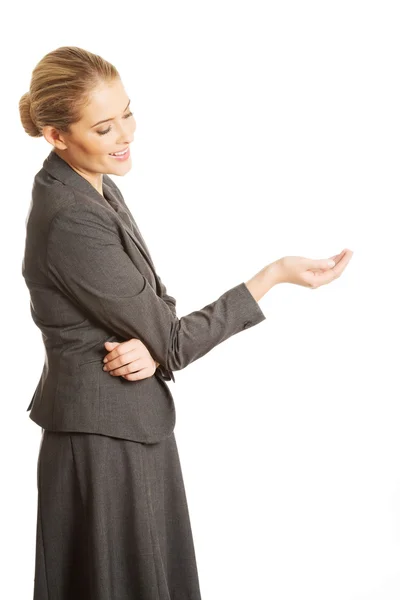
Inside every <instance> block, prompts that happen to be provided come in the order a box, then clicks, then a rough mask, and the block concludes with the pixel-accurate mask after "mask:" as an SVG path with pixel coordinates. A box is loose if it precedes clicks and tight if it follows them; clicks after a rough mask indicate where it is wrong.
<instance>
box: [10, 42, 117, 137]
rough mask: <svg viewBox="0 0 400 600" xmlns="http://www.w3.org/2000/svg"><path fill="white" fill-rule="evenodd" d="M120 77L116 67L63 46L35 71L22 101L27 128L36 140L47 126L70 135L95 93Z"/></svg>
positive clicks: (85, 52) (21, 115) (24, 126)
mask: <svg viewBox="0 0 400 600" xmlns="http://www.w3.org/2000/svg"><path fill="white" fill-rule="evenodd" d="M117 77H119V73H118V71H117V69H116V68H115V67H114V65H112V64H111V63H109V62H108V61H106V60H104V58H101V56H98V55H97V54H93V53H92V52H89V51H88V50H83V49H82V48H78V47H77V46H61V47H60V48H57V49H56V50H53V51H52V52H49V53H48V54H46V55H45V56H44V57H43V58H42V59H41V60H40V62H39V63H38V64H37V65H36V67H35V68H34V70H33V71H32V78H31V83H30V87H29V92H26V93H25V94H23V95H22V96H21V99H20V101H19V114H20V118H21V123H22V126H23V128H24V129H25V131H26V133H27V134H28V135H30V136H32V137H40V136H42V135H43V133H42V128H43V127H44V126H45V125H52V126H53V127H55V128H56V129H58V130H60V131H63V132H65V133H70V125H72V124H73V123H77V122H78V121H79V120H80V119H81V110H82V108H83V107H84V106H85V105H86V104H87V103H88V102H89V99H90V94H91V92H92V91H93V89H94V88H95V87H96V86H97V85H99V84H101V83H103V82H106V83H107V82H112V81H113V80H114V79H115V78H117Z"/></svg>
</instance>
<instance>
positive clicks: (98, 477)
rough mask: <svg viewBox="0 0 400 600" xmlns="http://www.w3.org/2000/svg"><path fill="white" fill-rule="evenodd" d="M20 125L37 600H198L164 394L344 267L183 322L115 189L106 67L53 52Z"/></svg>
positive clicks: (117, 151)
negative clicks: (34, 365) (33, 346)
mask: <svg viewBox="0 0 400 600" xmlns="http://www.w3.org/2000/svg"><path fill="white" fill-rule="evenodd" d="M19 109H20V117H21V122H22V125H23V127H24V129H25V131H26V133H28V134H29V135H31V136H33V137H40V136H44V137H45V139H46V140H47V141H48V142H49V144H50V145H51V150H50V153H49V155H48V156H47V157H46V158H45V160H44V162H43V166H42V168H41V169H40V170H39V171H38V173H37V174H36V176H35V179H34V183H33V187H32V201H31V204H30V207H29V212H28V216H27V219H26V241H25V253H24V258H23V263H22V275H23V277H24V279H25V282H26V285H27V287H28V289H29V293H30V298H31V306H30V307H31V314H32V318H33V320H34V322H35V324H36V325H37V326H38V327H39V328H40V330H41V332H42V338H43V342H44V346H45V363H44V366H43V372H42V374H41V377H40V380H39V382H38V384H37V387H36V389H35V392H34V394H33V397H32V400H31V403H30V404H29V406H28V410H30V413H29V414H30V418H31V419H32V420H33V421H34V422H35V423H37V424H38V425H39V426H40V427H41V428H42V439H41V444H40V450H39V457H38V466H37V488H38V508H37V535H36V560H35V578H34V598H35V600H55V599H56V598H57V600H72V599H73V600H111V599H113V600H114V599H115V600H117V599H118V600H128V599H129V600H134V599H136V600H200V598H201V595H200V586H199V580H198V573H197V567H196V556H195V550H194V544H193V539H192V532H191V526H190V519H189V511H188V506H187V503H186V496H185V488H184V482H183V478H182V472H181V467H180V462H179V455H178V450H177V447H176V443H175V436H174V425H175V407H174V401H173V397H172V394H171V391H170V388H169V385H168V384H167V382H174V381H175V379H174V375H173V372H174V371H177V370H179V369H183V368H185V367H186V366H187V365H188V364H190V363H191V362H193V361H194V360H197V359H198V358H200V357H202V356H203V355H204V354H206V353H207V352H209V351H210V350H211V349H212V348H214V347H215V346H216V345H217V344H219V343H221V342H223V341H224V340H226V339H228V338H229V337H231V336H232V335H235V334H236V333H239V332H240V331H243V330H244V329H247V328H249V327H253V326H254V325H257V324H258V323H261V322H262V321H263V320H264V319H265V315H264V313H263V312H262V310H261V308H260V306H259V304H258V301H259V300H260V299H261V298H262V297H263V296H264V295H265V294H266V293H267V292H268V290H269V289H271V287H272V286H274V285H276V284H278V283H282V282H288V283H294V284H297V285H303V286H306V287H310V288H316V287H318V286H320V285H322V284H326V283H329V282H331V281H333V280H334V279H335V278H337V277H338V276H339V275H340V274H341V273H342V271H343V270H344V268H345V267H346V265H347V263H348V262H349V260H350V258H351V254H352V253H351V251H349V250H344V251H343V252H341V253H340V254H339V255H336V256H334V257H332V258H331V259H330V260H328V259H327V260H311V259H307V258H302V257H296V256H291V257H284V258H282V259H279V260H277V261H275V262H273V263H271V264H270V265H267V266H266V267H265V268H263V269H262V270H261V271H260V272H258V273H257V274H256V275H255V276H254V277H252V278H251V279H250V280H249V281H247V282H240V283H239V284H237V285H235V286H234V287H233V288H231V289H229V290H227V291H226V292H224V293H223V294H222V295H221V296H220V297H219V298H217V299H216V300H215V301H214V302H212V303H210V304H208V305H207V306H205V307H204V308H202V309H201V310H197V311H194V312H193V313H190V314H188V315H185V316H183V317H181V318H178V317H177V315H176V300H175V299H174V298H173V297H172V296H171V295H169V294H168V292H167V289H166V286H165V285H164V283H163V282H162V280H161V278H160V276H159V274H158V273H157V271H156V267H155V265H154V263H153V260H152V258H151V255H150V251H149V249H148V247H147V246H146V243H145V241H144V239H143V237H142V235H141V233H140V230H139V227H138V225H137V223H136V221H135V219H134V217H133V215H132V213H131V212H130V210H129V208H128V206H127V204H126V203H125V200H124V198H123V196H122V194H121V192H120V190H119V189H118V186H117V185H116V183H115V182H114V180H113V179H112V178H111V177H110V176H109V175H110V174H112V175H119V176H122V175H125V174H126V173H128V171H129V170H130V168H131V158H130V144H131V143H132V142H133V141H134V133H135V127H136V123H135V119H134V116H133V113H132V105H131V101H130V99H129V97H128V95H127V93H126V91H125V89H124V87H123V85H122V82H121V79H120V77H119V74H118V72H117V70H116V68H115V67H114V66H113V65H111V64H110V63H109V62H107V61H106V60H104V59H103V58H101V57H100V56H97V55H95V54H93V53H91V52H88V51H86V50H83V49H81V48H77V47H61V48H58V49H56V50H54V51H53V52H50V53H48V54H46V55H45V56H44V57H43V58H42V60H41V61H40V62H39V63H38V64H37V65H36V67H35V68H34V70H33V72H32V78H31V83H30V89H29V92H28V93H26V94H24V95H23V96H22V97H21V99H20V103H19Z"/></svg>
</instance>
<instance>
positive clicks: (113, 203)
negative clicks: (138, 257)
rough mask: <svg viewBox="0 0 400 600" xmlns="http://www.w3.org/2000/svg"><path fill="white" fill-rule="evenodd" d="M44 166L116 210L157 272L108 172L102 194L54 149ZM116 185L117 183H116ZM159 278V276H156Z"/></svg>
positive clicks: (123, 224)
mask: <svg viewBox="0 0 400 600" xmlns="http://www.w3.org/2000/svg"><path fill="white" fill-rule="evenodd" d="M43 168H44V169H45V170H46V171H47V172H48V173H49V174H50V175H51V176H52V177H54V178H55V179H58V180H59V181H61V182H62V183H63V184H64V185H67V186H71V187H73V188H75V189H77V190H79V191H80V192H82V193H83V194H86V195H87V196H89V197H90V198H91V199H92V200H95V201H96V202H98V203H99V204H101V205H102V206H105V207H106V208H107V209H108V210H110V207H111V209H112V210H114V211H115V212H116V214H117V216H118V218H119V219H120V223H121V224H122V226H123V227H124V229H125V230H126V231H127V233H128V234H129V235H130V237H131V238H132V240H133V241H134V242H135V244H136V246H137V247H138V249H139V250H140V252H141V253H142V255H143V257H144V258H145V259H146V260H147V262H148V263H149V265H150V267H151V268H152V269H153V271H154V274H156V273H155V266H154V264H153V261H152V259H151V256H150V252H149V250H148V248H147V246H146V244H145V241H144V239H143V238H142V236H141V234H140V231H139V228H138V226H137V224H136V221H135V220H134V219H133V217H132V215H131V214H130V212H129V211H128V210H127V209H126V208H125V207H124V203H123V202H122V201H121V200H120V199H119V198H118V194H117V193H116V191H115V190H114V188H113V187H112V183H111V182H112V180H111V179H110V177H109V176H108V175H107V174H103V194H104V196H102V195H101V194H100V193H99V192H98V191H97V190H96V188H95V187H94V186H93V185H92V184H91V183H89V181H88V180H87V179H85V177H83V176H82V175H80V174H79V173H78V172H77V171H75V169H73V168H72V167H71V166H70V165H69V164H68V163H67V162H66V161H65V160H63V159H62V158H61V157H60V156H58V154H57V153H56V152H54V150H51V151H50V153H49V155H48V156H47V158H45V160H44V162H43ZM114 185H115V184H114ZM156 279H157V278H156Z"/></svg>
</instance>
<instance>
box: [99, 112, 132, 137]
mask: <svg viewBox="0 0 400 600" xmlns="http://www.w3.org/2000/svg"><path fill="white" fill-rule="evenodd" d="M132 116H133V112H128V114H126V115H124V119H128V117H132ZM109 131H111V125H110V127H108V128H107V129H105V130H104V131H97V133H98V134H99V135H105V134H106V133H108V132H109Z"/></svg>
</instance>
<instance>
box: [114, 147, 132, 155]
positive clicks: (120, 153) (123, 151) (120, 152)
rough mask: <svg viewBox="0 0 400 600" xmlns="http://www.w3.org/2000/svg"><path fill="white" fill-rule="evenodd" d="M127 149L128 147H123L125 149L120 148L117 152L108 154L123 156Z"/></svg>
mask: <svg viewBox="0 0 400 600" xmlns="http://www.w3.org/2000/svg"><path fill="white" fill-rule="evenodd" d="M128 150H129V147H128V148H125V150H120V151H119V152H109V155H110V156H124V154H126V153H127V152H128Z"/></svg>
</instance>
